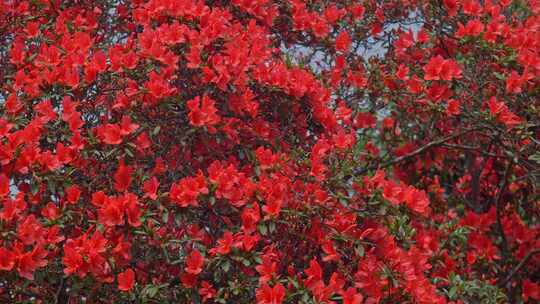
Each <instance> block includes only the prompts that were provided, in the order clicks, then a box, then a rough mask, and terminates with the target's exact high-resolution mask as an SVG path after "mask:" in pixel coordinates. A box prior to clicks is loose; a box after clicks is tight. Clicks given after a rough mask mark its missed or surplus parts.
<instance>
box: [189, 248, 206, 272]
mask: <svg viewBox="0 0 540 304" xmlns="http://www.w3.org/2000/svg"><path fill="white" fill-rule="evenodd" d="M203 265H204V257H203V256H202V254H201V253H200V252H199V251H198V250H196V249H195V250H193V251H192V252H191V254H190V255H189V256H188V257H187V259H186V268H185V270H186V272H187V273H190V274H193V275H197V274H199V273H201V272H202V268H203Z"/></svg>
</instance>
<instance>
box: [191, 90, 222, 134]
mask: <svg viewBox="0 0 540 304" xmlns="http://www.w3.org/2000/svg"><path fill="white" fill-rule="evenodd" d="M187 107H188V109H189V114H188V116H189V121H190V122H191V124H192V125H194V126H196V127H202V126H208V127H211V126H213V125H215V124H217V123H218V122H219V121H220V117H219V116H218V115H217V114H216V113H217V109H216V107H215V101H214V100H213V99H210V98H209V97H208V96H206V95H205V96H203V98H202V100H201V98H200V97H199V96H197V97H195V98H194V99H192V100H189V101H188V102H187Z"/></svg>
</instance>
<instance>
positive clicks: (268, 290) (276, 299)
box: [257, 283, 285, 304]
mask: <svg viewBox="0 0 540 304" xmlns="http://www.w3.org/2000/svg"><path fill="white" fill-rule="evenodd" d="M283 299H285V287H283V285H281V284H280V283H277V284H276V285H274V287H270V286H268V284H266V283H263V284H262V285H261V286H260V287H259V289H257V304H281V303H283Z"/></svg>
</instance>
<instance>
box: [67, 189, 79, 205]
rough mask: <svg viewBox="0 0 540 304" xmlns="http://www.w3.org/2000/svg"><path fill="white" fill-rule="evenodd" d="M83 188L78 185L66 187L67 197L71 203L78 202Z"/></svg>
mask: <svg viewBox="0 0 540 304" xmlns="http://www.w3.org/2000/svg"><path fill="white" fill-rule="evenodd" d="M81 193H82V191H81V189H79V187H78V186H77V185H72V186H69V187H68V188H67V189H66V199H67V201H68V202H69V203H70V204H76V203H77V202H78V201H79V198H80V197H81Z"/></svg>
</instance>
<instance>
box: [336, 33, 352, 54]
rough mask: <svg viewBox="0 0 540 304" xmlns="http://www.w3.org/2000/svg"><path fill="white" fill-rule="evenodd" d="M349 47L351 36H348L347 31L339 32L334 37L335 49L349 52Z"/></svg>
mask: <svg viewBox="0 0 540 304" xmlns="http://www.w3.org/2000/svg"><path fill="white" fill-rule="evenodd" d="M350 47H351V37H350V36H349V33H347V31H343V32H341V33H339V35H338V36H337V37H336V50H338V51H340V52H343V53H347V52H349V48H350Z"/></svg>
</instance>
